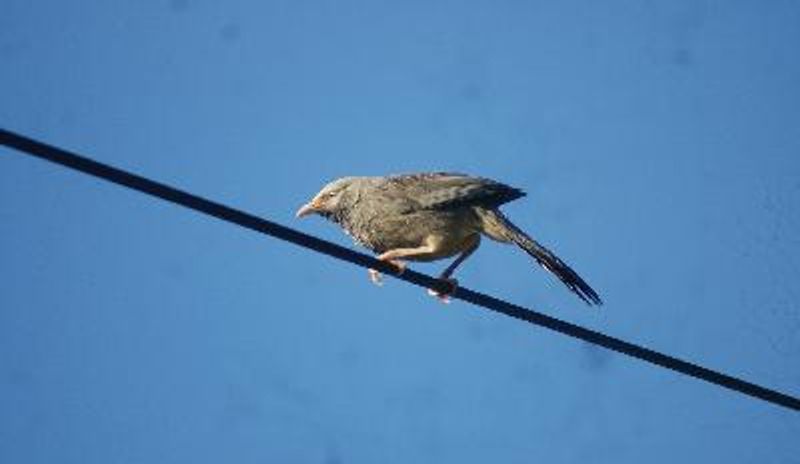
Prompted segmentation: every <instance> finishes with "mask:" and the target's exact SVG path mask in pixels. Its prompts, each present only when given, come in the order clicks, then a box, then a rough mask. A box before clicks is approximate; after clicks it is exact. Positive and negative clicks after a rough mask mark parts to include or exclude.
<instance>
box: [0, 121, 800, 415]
mask: <svg viewBox="0 0 800 464" xmlns="http://www.w3.org/2000/svg"><path fill="white" fill-rule="evenodd" d="M0 144H2V145H5V146H7V147H10V148H14V149H16V150H18V151H20V152H22V153H25V154H28V155H31V156H34V157H37V158H41V159H44V160H47V161H50V162H52V163H56V164H60V165H62V166H65V167H67V168H70V169H73V170H76V171H80V172H83V173H86V174H89V175H92V176H95V177H99V178H101V179H105V180H107V181H109V182H113V183H115V184H119V185H123V186H125V187H128V188H131V189H133V190H138V191H139V192H142V193H146V194H148V195H152V196H155V197H158V198H161V199H163V200H167V201H170V202H172V203H176V204H178V205H181V206H185V207H187V208H190V209H193V210H195V211H199V212H201V213H204V214H207V215H210V216H214V217H216V218H218V219H222V220H224V221H228V222H231V223H234V224H237V225H240V226H242V227H246V228H248V229H251V230H255V231H257V232H261V233H264V234H267V235H271V236H273V237H276V238H279V239H281V240H285V241H287V242H291V243H294V244H295V245H299V246H302V247H305V248H310V249H312V250H315V251H318V252H320V253H324V254H326V255H329V256H333V257H334V258H338V259H341V260H344V261H348V262H351V263H353V264H356V265H359V266H362V267H366V268H373V269H377V270H379V271H383V272H385V273H387V274H390V275H394V272H395V270H394V267H392V266H391V265H389V264H387V263H384V262H382V261H378V260H377V259H375V258H373V257H372V256H369V255H365V254H363V253H358V252H356V251H353V250H350V249H348V248H345V247H342V246H340V245H336V244H334V243H331V242H328V241H325V240H321V239H319V238H316V237H313V236H311V235H307V234H304V233H302V232H298V231H296V230H293V229H290V228H288V227H285V226H282V225H280V224H277V223H275V222H272V221H268V220H266V219H262V218H260V217H257V216H254V215H252V214H249V213H246V212H244V211H240V210H237V209H234V208H231V207H229V206H225V205H223V204H220V203H216V202H214V201H211V200H208V199H205V198H202V197H200V196H197V195H193V194H191V193H188V192H184V191H182V190H179V189H176V188H174V187H170V186H169V185H166V184H162V183H160V182H156V181H153V180H150V179H146V178H144V177H141V176H138V175H136V174H133V173H130V172H127V171H123V170H121V169H117V168H115V167H112V166H109V165H107V164H103V163H99V162H97V161H94V160H92V159H89V158H86V157H84V156H81V155H78V154H75V153H72V152H69V151H66V150H63V149H60V148H57V147H54V146H52V145H48V144H45V143H43V142H39V141H36V140H33V139H31V138H28V137H25V136H23V135H19V134H16V133H13V132H10V131H7V130H4V129H0ZM396 277H397V278H398V279H402V280H405V281H406V282H410V283H412V284H415V285H419V286H421V287H424V288H432V289H434V290H438V291H440V292H446V291H448V290H449V289H450V288H449V285H448V284H446V283H444V282H442V281H440V280H439V279H435V278H433V277H430V276H428V275H425V274H421V273H419V272H416V271H413V270H411V269H408V270H406V271H405V272H404V273H403V274H401V275H399V276H396ZM452 297H453V298H458V299H461V300H464V301H467V302H469V303H472V304H474V305H477V306H482V307H484V308H486V309H490V310H492V311H496V312H498V313H502V314H505V315H507V316H511V317H514V318H517V319H520V320H522V321H525V322H529V323H531V324H535V325H538V326H541V327H546V328H548V329H550V330H554V331H556V332H559V333H562V334H564V335H568V336H570V337H574V338H578V339H580V340H584V341H586V342H589V343H593V344H595V345H599V346H602V347H604V348H608V349H610V350H613V351H616V352H618V353H622V354H625V355H628V356H631V357H634V358H638V359H641V360H642V361H646V362H649V363H652V364H656V365H658V366H661V367H665V368H667V369H671V370H673V371H676V372H680V373H682V374H685V375H688V376H690V377H694V378H697V379H700V380H705V381H706V382H710V383H713V384H715V385H719V386H721V387H724V388H727V389H729V390H733V391H737V392H739V393H743V394H745V395H748V396H751V397H753V398H759V399H761V400H764V401H767V402H769V403H772V404H775V405H778V406H783V407H785V408H789V409H793V410H795V411H800V399H798V398H796V397H793V396H790V395H787V394H785V393H781V392H779V391H776V390H772V389H769V388H766V387H762V386H760V385H756V384H754V383H751V382H748V381H746V380H742V379H740V378H737V377H733V376H730V375H727V374H723V373H721V372H717V371H714V370H711V369H708V368H706V367H703V366H700V365H697V364H693V363H690V362H687V361H684V360H681V359H678V358H675V357H673V356H669V355H666V354H663V353H659V352H658V351H654V350H651V349H649V348H645V347H642V346H639V345H635V344H633V343H630V342H626V341H624V340H620V339H618V338H614V337H611V336H608V335H605V334H603V333H600V332H596V331H594V330H590V329H586V328H584V327H581V326H578V325H575V324H571V323H569V322H565V321H562V320H560V319H556V318H554V317H551V316H547V315H545V314H542V313H539V312H536V311H533V310H530V309H527V308H524V307H522V306H518V305H515V304H512V303H508V302H506V301H503V300H499V299H497V298H494V297H492V296H489V295H486V294H483V293H480V292H476V291H473V290H469V289H467V288H464V287H458V288H457V289H456V291H455V293H454V294H453V295H452Z"/></svg>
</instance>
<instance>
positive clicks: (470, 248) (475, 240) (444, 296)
mask: <svg viewBox="0 0 800 464" xmlns="http://www.w3.org/2000/svg"><path fill="white" fill-rule="evenodd" d="M480 244H481V236H480V235H474V236H472V237H470V239H469V242H467V247H466V248H465V249H464V251H462V252H461V254H460V255H458V258H456V259H455V260H454V261H453V262H452V263H450V265H449V266H447V269H445V270H444V271H442V273H441V274H439V279H441V280H443V281H445V282H447V283H448V284H449V285H450V289H449V290H447V291H446V292H444V293H439V292H437V291H436V290H433V289H428V294H430V295H432V296H435V297H436V298H438V299H439V300H440V301H441V302H442V303H450V295H452V294H453V293H455V291H456V289H457V288H458V280H456V279H451V278H450V276H451V275H453V272H455V270H456V268H457V267H458V266H459V265H461V263H463V262H464V260H466V259H467V258H469V257H470V255H471V254H472V253H475V250H477V249H478V245H480Z"/></svg>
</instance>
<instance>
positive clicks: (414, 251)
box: [369, 245, 434, 285]
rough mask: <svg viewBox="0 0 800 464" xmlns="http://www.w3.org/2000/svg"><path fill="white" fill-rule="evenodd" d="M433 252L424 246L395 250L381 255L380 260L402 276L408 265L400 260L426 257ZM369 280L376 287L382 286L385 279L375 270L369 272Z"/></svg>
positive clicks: (430, 247)
mask: <svg viewBox="0 0 800 464" xmlns="http://www.w3.org/2000/svg"><path fill="white" fill-rule="evenodd" d="M433 251H434V248H433V247H432V246H430V245H423V246H421V247H417V248H395V249H394V250H389V251H387V252H385V253H383V254H381V255H380V256H378V259H379V260H381V261H385V262H387V263H389V264H391V265H393V266H394V267H396V268H397V275H400V274H402V273H403V272H404V271H405V270H406V263H404V262H403V261H400V258H412V257H416V256H424V255H425V254H428V253H431V252H433ZM369 278H370V280H372V282H373V283H375V284H376V285H382V283H383V278H382V276H381V273H380V272H378V271H376V270H375V269H370V270H369Z"/></svg>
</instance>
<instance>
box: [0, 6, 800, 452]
mask: <svg viewBox="0 0 800 464" xmlns="http://www.w3.org/2000/svg"><path fill="white" fill-rule="evenodd" d="M2 10H3V12H2V15H0V125H2V126H3V127H5V128H7V129H12V130H16V131H20V132H22V133H25V134H28V135H31V136H34V137H38V138H41V139H43V140H46V141H48V142H51V143H54V144H56V145H59V146H63V147H65V148H70V149H74V150H78V151H81V152H82V153H86V154H88V155H91V156H94V157H95V158H97V159H98V160H101V161H104V162H107V163H111V164H114V165H116V166H119V167H122V168H126V169H130V170H133V171H135V172H137V173H140V174H143V175H146V176H149V177H152V178H154V179H157V180H160V181H164V182H168V183H171V184H174V185H176V186H179V187H181V188H184V189H187V190H189V191H192V192H195V193H198V194H200V195H203V196H206V197H209V198H213V199H216V200H218V201H222V202H225V203H228V204H230V205H232V206H235V207H238V208H242V209H245V210H248V211H251V212H254V213H256V214H259V215H263V216H264V217H267V218H270V219H272V220H276V221H279V222H282V223H285V224H288V225H292V226H296V227H298V228H300V229H302V230H304V231H306V232H309V233H313V234H315V235H319V236H322V237H324V238H328V239H331V240H334V241H337V242H338V243H342V244H349V243H350V240H349V239H348V238H347V237H345V236H344V235H343V234H341V232H339V231H338V230H337V229H336V228H335V227H333V226H331V225H330V224H327V223H324V222H323V221H322V220H319V219H310V220H305V221H297V220H295V219H294V217H293V213H294V211H295V210H296V209H297V207H298V206H299V205H300V204H301V203H302V202H304V201H306V200H307V199H308V198H309V197H310V196H311V195H312V194H313V193H315V192H316V190H317V189H318V188H319V187H320V186H321V185H322V184H324V183H325V182H327V181H329V180H330V179H332V178H335V177H338V176H342V175H354V174H362V175H363V174H384V173H398V172H409V171H426V170H456V171H462V172H468V173H474V174H480V175H483V176H487V177H492V178H496V179H498V180H502V181H504V182H507V183H509V184H511V185H514V186H518V187H521V188H524V189H525V190H527V191H528V193H529V196H528V197H527V198H525V199H523V200H520V201H518V202H515V203H514V204H511V205H509V206H508V207H507V208H506V212H507V213H508V214H509V216H511V217H512V218H513V219H514V220H515V222H517V223H518V224H519V225H520V226H521V227H523V228H525V229H526V230H528V231H529V232H530V233H531V234H533V235H534V236H536V237H537V238H539V239H540V240H541V241H542V242H544V243H545V244H547V245H549V246H550V247H552V248H553V249H554V250H556V251H557V252H558V253H559V254H560V255H561V256H562V257H563V258H564V259H565V260H566V261H568V262H569V263H571V264H572V265H573V266H574V267H575V268H576V269H577V270H578V271H579V272H580V273H581V274H582V275H584V277H585V278H586V279H587V280H588V281H589V282H590V283H591V284H592V285H593V286H594V287H595V288H596V289H597V290H598V291H599V292H600V293H601V295H602V296H603V298H604V299H605V300H606V302H607V304H606V306H604V307H603V308H602V310H601V311H592V310H590V309H587V308H586V307H585V306H584V305H583V304H582V303H581V302H580V301H579V300H578V299H576V298H575V297H574V296H573V295H571V294H570V293H569V292H568V291H566V290H565V289H564V288H563V287H562V286H560V284H559V283H558V282H557V281H556V280H555V279H553V278H552V277H551V276H549V275H547V274H545V273H544V272H543V271H542V270H541V269H539V268H538V267H537V266H535V265H534V264H533V263H532V262H531V260H530V259H529V258H528V257H527V256H526V255H524V254H523V253H521V252H519V250H516V249H514V248H512V247H507V246H501V245H498V244H494V243H489V242H486V243H485V244H484V246H483V247H482V248H481V249H480V250H479V251H478V252H477V253H476V254H475V256H474V257H473V258H471V259H470V261H468V262H467V263H466V265H465V266H464V267H463V269H462V270H461V272H460V273H459V278H460V280H461V282H462V284H463V285H465V286H467V287H470V288H476V289H480V290H482V291H485V292H489V293H491V294H494V295H497V296H499V297H501V298H504V299H508V300H510V301H513V302H516V303H519V304H522V305H526V306H530V307H534V308H537V309H539V310H541V311H543V312H546V313H548V314H551V315H554V316H557V317H560V318H563V319H565V320H568V321H571V322H575V323H579V324H582V325H585V326H588V327H591V328H594V329H598V330H601V331H604V332H607V333H609V334H612V335H615V336H618V337H621V338H624V339H628V340H631V341H634V342H637V343H641V344H645V345H647V346H649V347H652V348H655V349H657V350H660V351H665V352H668V353H671V354H674V355H677V356H680V357H683V358H687V359H689V360H692V361H694V362H697V363H701V364H704V365H707V366H709V367H712V368H715V369H719V370H722V371H724V372H727V373H730V374H733V375H737V376H742V377H744V378H747V379H750V380H753V381H757V382H759V383H763V384H764V385H766V386H769V387H772V388H776V389H779V390H783V391H786V392H788V393H791V394H793V395H800V363H798V358H800V311H798V301H799V300H800V287H798V285H797V282H798V277H800V240H799V239H798V237H800V207H799V205H800V128H799V127H798V121H800V85H798V83H800V59H798V52H797V44H800V27H798V24H800V4H798V3H797V2H794V1H777V0H776V1H771V2H758V1H733V2H730V1H683V0H680V1H677V0H676V1H668V2H667V1H664V2H637V1H611V2H592V1H588V0H587V1H559V2H555V1H554V2H516V1H508V0H501V1H470V2H455V1H433V2H422V1H405V2H367V1H362V2H358V1H335V2H334V1H320V2H304V1H272V2H258V1H250V2H247V1H228V2H211V1H199V0H171V1H168V0H164V1H155V2H101V1H82V2H78V3H75V2H63V1H61V2H58V1H23V0H4V2H3V7H2ZM444 266H445V263H438V264H426V265H417V266H415V268H416V269H420V270H423V271H425V272H431V273H434V272H438V271H439V270H440V269H441V268H442V267H444ZM0 411H2V412H1V413H0V462H8V463H21V462H25V463H48V464H50V463H55V462H57V463H98V464H99V463H102V464H106V463H144V462H147V463H178V462H197V463H217V462H234V463H264V462H304V463H305V462H308V463H325V464H334V463H336V464H344V463H373V462H381V463H408V462H416V463H434V462H436V463H439V462H463V463H472V462H504V463H527V462H548V463H572V462H607V463H642V462H650V463H675V462H732V463H752V462H765V463H788V462H796V459H797V456H798V452H800V442H798V437H799V436H800V416H798V414H797V413H793V412H789V411H786V410H783V409H780V408H777V407H775V406H771V405H768V404H765V403H763V402H760V401H756V400H753V399H750V398H746V397H743V396H741V395H738V394H735V393H730V392H727V391H723V390H721V389H720V388H717V387H714V386H711V385H708V384H705V383H703V382H699V381H697V380H694V379H689V378H686V377H683V376H679V375H677V374H674V373H672V372H668V371H665V370H663V369H659V368H655V367H652V366H649V365H645V364H643V363H641V362H638V361H635V360H631V359H629V358H626V357H623V356H619V355H616V354H612V353H609V352H607V351H605V350H601V349H597V348H594V347H591V346H588V345H586V344H583V343H580V342H576V341H574V340H571V339H567V338H565V337H562V336H559V335H556V334H552V333H550V332H547V331H545V330H543V329H538V328H535V327H531V326H529V325H526V324H523V323H520V322H519V321H515V320H512V319H509V318H506V317H503V316H500V315H496V314H494V313H489V312H487V311H484V310H481V309H477V308H473V307H471V306H468V305H466V304H464V303H460V302H455V303H453V304H451V305H449V306H443V305H440V304H439V303H437V302H436V301H435V300H434V299H431V298H429V297H428V296H427V295H425V293H424V292H423V291H421V290H420V289H418V288H416V287H411V286H409V285H406V284H404V283H402V282H399V281H397V280H393V279H389V280H388V281H387V282H386V284H385V285H384V286H383V287H382V288H379V287H376V286H373V285H372V284H370V282H369V281H368V278H367V275H366V272H365V271H364V270H363V269H361V268H357V267H354V266H351V265H348V264H344V263H341V262H337V261H334V260H331V259H329V258H326V257H323V256H320V255H317V254H314V253H312V252H309V251H307V250H304V249H301V248H297V247H294V246H291V245H288V244H285V243H282V242H279V241H276V240H274V239H270V238H267V237H263V236H260V235H257V234H255V233H252V232H249V231H246V230H242V229H239V228H237V227H234V226H231V225H228V224H225V223H222V222H220V221H217V220H214V219H210V218H207V217H203V216H200V215H198V214H196V213H193V212H190V211H187V210H184V209H181V208H179V207H176V206H173V205H170V204H165V203H163V202H160V201H157V200H154V199H151V198H148V197H145V196H143V195H141V194H137V193H134V192H130V191H126V190H124V189H121V188H119V187H116V186H112V185H109V184H105V183H102V182H100V181H97V180H94V179H91V178H87V177H86V176H84V175H80V174H76V173H73V172H68V171H66V170H64V169H62V168H59V167H56V166H52V165H48V164H45V163H43V162H40V161H37V160H33V159H29V158H27V157H24V156H20V155H18V154H16V153H14V152H12V151H10V150H6V149H0Z"/></svg>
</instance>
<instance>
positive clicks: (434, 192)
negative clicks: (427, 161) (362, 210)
mask: <svg viewBox="0 0 800 464" xmlns="http://www.w3.org/2000/svg"><path fill="white" fill-rule="evenodd" d="M386 189H387V190H388V191H393V192H396V193H397V194H401V195H402V196H404V197H405V198H407V199H408V200H409V201H410V203H413V205H414V206H415V208H413V209H438V210H441V209H451V208H457V207H459V206H482V207H484V208H492V209H493V208H497V207H498V206H500V205H502V204H504V203H508V202H509V201H513V200H516V199H518V198H521V197H523V196H525V193H524V192H523V191H522V190H519V189H516V188H514V187H509V186H508V185H505V184H501V183H500V182H496V181H493V180H491V179H485V178H481V177H472V176H468V175H465V174H455V173H445V172H436V173H425V174H405V175H398V176H392V177H388V178H387V182H386Z"/></svg>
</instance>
